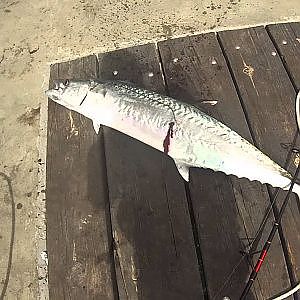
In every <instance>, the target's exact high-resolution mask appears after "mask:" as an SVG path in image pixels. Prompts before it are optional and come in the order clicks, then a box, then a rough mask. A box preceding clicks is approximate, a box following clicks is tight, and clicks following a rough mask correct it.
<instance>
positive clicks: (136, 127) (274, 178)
mask: <svg viewBox="0 0 300 300" xmlns="http://www.w3.org/2000/svg"><path fill="white" fill-rule="evenodd" d="M46 96H48V97H49V98H50V99H52V100H53V101H55V102H57V103H58V104H60V105H63V106H64V107H66V108H68V109H70V110H73V111H76V112H78V113H80V114H82V115H84V116H86V117H87V118H89V119H91V120H92V122H93V126H94V129H95V131H96V132H97V133H98V132H99V129H100V126H101V125H105V126H108V127H111V128H113V129H115V130H118V131H120V132H122V133H124V134H126V135H128V136H131V137H133V138H135V139H137V140H139V141H141V142H143V143H145V144H147V145H149V146H151V147H153V148H155V149H157V150H159V151H161V152H164V153H165V154H167V155H169V156H170V157H171V158H173V160H174V162H175V164H176V166H177V169H178V171H179V173H180V174H181V176H182V177H183V179H184V180H186V181H189V168H190V167H199V168H206V169H212V170H214V171H220V172H223V173H225V174H227V175H235V176H237V177H239V178H248V179H249V180H251V181H254V180H256V181H259V182H261V183H262V184H265V183H267V184H270V185H271V186H273V187H279V188H281V189H284V190H288V189H289V188H290V186H291V180H292V176H291V174H289V173H288V172H287V171H286V170H285V169H284V168H282V167H281V166H280V165H279V164H277V163H276V162H274V161H273V160H272V159H271V158H269V157H268V156H267V155H265V154H264V153H262V152H261V151H260V150H259V149H258V148H256V147H255V146H254V145H252V144H251V143H250V142H248V141H247V140H246V139H244V138H243V137H241V136H240V135H239V134H238V133H237V132H235V131H234V130H232V129H230V128H229V127H228V126H226V125H225V124H223V123H222V122H220V121H218V120H216V119H215V118H213V117H211V116H209V115H207V114H205V113H204V112H203V111H201V110H200V109H198V108H197V107H195V106H193V105H190V104H187V103H184V102H181V101H178V100H176V99H173V98H171V97H168V96H164V95H160V94H158V93H156V92H153V91H150V90H146V89H144V88H140V87H138V86H136V85H134V84H131V83H128V82H123V81H101V80H69V79H67V80H64V81H63V80H60V81H57V82H56V83H55V87H54V88H52V89H49V90H47V91H46ZM293 192H295V193H296V194H297V195H300V186H299V185H298V184H294V186H293Z"/></svg>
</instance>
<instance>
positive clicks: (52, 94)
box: [45, 89, 61, 102]
mask: <svg viewBox="0 0 300 300" xmlns="http://www.w3.org/2000/svg"><path fill="white" fill-rule="evenodd" d="M45 94H46V96H47V97H48V98H50V99H51V100H53V101H56V102H59V101H60V100H59V98H60V97H59V96H60V94H61V93H60V92H59V90H57V89H50V90H47V91H45Z"/></svg>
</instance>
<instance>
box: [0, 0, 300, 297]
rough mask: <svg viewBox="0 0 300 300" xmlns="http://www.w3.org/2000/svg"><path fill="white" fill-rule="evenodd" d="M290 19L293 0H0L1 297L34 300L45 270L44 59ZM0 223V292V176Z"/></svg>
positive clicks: (299, 13) (295, 12) (294, 14)
mask: <svg viewBox="0 0 300 300" xmlns="http://www.w3.org/2000/svg"><path fill="white" fill-rule="evenodd" d="M290 20H296V21H299V20H300V2H299V0H286V1H276V0H265V1H261V0H252V1H250V0H248V1H246V0H212V1H211V0H204V1H196V0H185V1H183V0H165V1H160V0H144V1H141V0H127V1H125V0H123V1H120V0H119V1H118V0H102V1H99V0H98V1H96V0H74V1H69V0H60V1H58V0H47V1H40V0H31V1H19V0H2V1H1V2H0V132H1V133H0V172H3V173H5V174H6V175H7V176H9V178H10V180H11V184H12V189H13V194H14V201H15V237H14V245H13V255H12V266H11V273H10V281H9V284H8V288H7V291H6V297H5V299H36V298H38V295H39V285H38V282H41V281H43V280H44V279H43V277H44V276H45V274H44V275H43V272H44V273H45V271H42V272H40V271H39V272H37V258H38V259H39V264H42V263H43V261H44V262H45V260H42V261H41V257H42V256H40V252H41V251H42V250H43V247H44V244H45V232H44V230H45V225H44V222H43V212H42V211H43V207H44V202H45V201H44V197H43V189H44V186H43V178H44V177H43V176H41V177H40V178H41V182H40V183H38V168H39V166H40V167H43V162H44V161H43V160H44V155H45V152H44V151H43V150H45V144H44V141H45V135H43V139H42V143H41V147H40V150H41V152H40V153H41V154H40V155H41V159H42V161H38V159H39V151H38V136H39V118H40V104H41V103H43V104H45V103H46V98H45V97H44V94H43V91H44V90H45V89H46V88H47V84H48V72H49V64H50V63H51V62H54V61H61V60H69V59H71V58H75V57H78V56H85V55H87V54H91V53H98V52H103V51H108V50H111V49H115V48H121V47H127V46H129V45H136V44H139V43H146V42H147V41H152V40H157V39H165V38H168V37H173V36H181V35H186V34H190V33H197V32H203V31H212V30H219V29H222V28H224V27H226V28H229V27H230V28H237V27H245V26H252V25H256V24H267V23H274V22H284V21H290ZM43 107H44V108H43V109H45V106H43ZM45 115H46V112H45V113H44V114H43V116H44V117H45ZM42 122H43V123H45V122H46V119H45V118H43V119H42ZM42 133H43V134H44V133H45V130H44V131H43V132H42ZM41 171H43V168H41ZM38 196H39V197H38ZM0 220H1V222H0V294H1V289H2V288H3V286H4V285H5V274H6V271H7V264H8V255H9V245H10V239H11V228H12V226H11V223H12V221H11V220H12V208H11V197H10V194H9V188H8V183H7V182H6V181H5V179H4V177H3V176H2V177H0ZM37 248H38V249H37ZM44 259H45V257H44ZM41 274H42V275H41ZM38 276H40V278H39V279H40V280H38ZM42 283H45V281H43V282H42ZM45 291H46V290H45Z"/></svg>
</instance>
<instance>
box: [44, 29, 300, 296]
mask: <svg viewBox="0 0 300 300" xmlns="http://www.w3.org/2000/svg"><path fill="white" fill-rule="evenodd" d="M114 71H117V72H118V73H117V75H114V73H113V72H114ZM115 73H116V72H115ZM57 78H81V79H85V78H101V79H116V80H127V81H131V82H134V83H136V84H137V85H139V86H141V87H146V88H148V89H150V90H154V91H158V92H160V93H163V94H168V95H170V96H172V97H174V98H176V99H180V100H182V101H186V102H189V103H192V104H194V105H196V106H198V107H199V108H200V109H202V110H203V111H205V112H206V113H208V114H210V115H212V116H214V117H215V118H217V119H218V120H220V121H222V122H223V123H225V124H226V125H228V126H230V127H231V128H233V129H234V130H235V131H237V132H238V133H239V134H241V135H242V136H243V137H244V138H246V139H247V140H248V141H250V142H252V143H254V144H255V145H256V146H257V147H258V148H259V149H261V150H262V151H263V152H264V153H266V154H268V155H269V156H270V157H271V158H272V159H273V160H274V161H276V162H278V163H279V164H281V165H282V166H286V167H287V166H288V165H289V170H290V171H291V172H292V171H294V170H295V164H294V159H295V157H294V154H291V148H292V147H293V145H298V140H299V138H298V137H297V135H296V123H295V116H294V101H295V96H296V91H297V90H299V89H300V23H292V24H276V25H270V26H267V27H266V28H265V27H255V28H249V29H241V30H236V31H226V32H219V33H217V34H215V33H208V34H203V35H198V36H192V37H184V38H179V39H173V40H167V41H163V42H159V43H158V45H155V44H147V45H143V46H138V47H134V48H128V49H121V50H117V51H114V52H109V53H104V54H99V55H98V56H97V57H96V56H95V55H93V56H89V57H84V58H80V59H77V60H75V61H70V62H66V63H60V64H55V65H53V66H52V67H51V78H50V86H51V85H52V83H53V80H54V79H57ZM203 99H205V100H218V103H217V104H216V105H214V106H212V105H209V104H207V103H205V101H203ZM48 118H49V119H48V149H47V191H46V195H47V204H46V208H47V248H48V256H49V291H50V299H76V300H77V299H80V300H84V299H129V300H134V299H149V300H154V299H155V300H157V299H172V300H175V299H192V300H194V299H223V297H224V296H228V297H230V299H231V300H233V299H238V298H239V296H240V294H241V292H242V290H243V287H244V286H245V282H246V280H247V278H248V276H249V274H250V272H251V265H252V262H255V261H256V259H257V254H254V255H253V256H252V257H246V256H243V255H242V254H241V251H243V250H245V248H246V247H247V246H248V245H249V243H251V241H252V240H253V238H254V236H255V234H256V232H257V230H258V228H259V225H260V223H261V221H262V220H263V218H264V215H265V213H266V211H267V209H268V207H269V205H270V201H271V200H270V199H271V195H272V194H273V193H274V189H272V188H270V187H267V186H265V185H261V184H259V183H257V182H249V181H248V180H246V179H237V178H236V177H233V176H225V175H224V174H223V173H214V172H212V171H209V170H203V169H196V168H193V169H191V170H190V178H191V180H190V183H189V184H185V183H184V181H183V180H182V179H181V177H180V175H179V174H178V172H177V170H176V167H175V165H174V163H173V161H172V160H171V159H170V158H169V157H167V156H166V155H164V154H163V153H160V152H158V151H156V150H153V149H152V148H150V147H148V146H146V145H144V144H142V143H140V142H138V141H136V140H134V139H132V138H130V137H128V136H125V135H123V134H121V133H119V132H116V131H114V130H113V129H110V128H106V127H103V128H102V129H101V132H100V134H99V135H98V136H97V135H96V134H95V133H94V129H93V126H92V123H91V121H90V120H88V119H86V118H85V117H83V116H81V115H79V114H77V113H75V112H70V111H68V110H67V109H65V108H63V107H61V106H59V105H57V104H55V103H54V102H51V101H50V102H49V116H48ZM289 158H290V161H291V163H290V164H288V159H289ZM241 167H243V166H241ZM284 195H285V193H284V192H281V193H280V199H279V200H278V202H277V204H276V206H275V208H274V210H273V213H272V214H271V216H270V217H269V219H268V222H267V224H266V227H265V228H264V231H263V234H262V237H261V240H260V242H259V243H256V244H254V245H253V247H252V252H255V251H256V250H260V249H261V247H262V245H263V242H264V241H265V239H266V237H267V235H268V233H269V230H270V228H271V226H272V224H273V221H274V214H275V215H276V213H277V211H278V207H280V203H281V202H282V200H283V197H284ZM299 280H300V203H299V200H298V199H296V197H295V196H293V197H291V199H290V202H289V205H288V208H287V210H286V212H285V214H284V218H283V221H282V227H281V228H280V231H279V234H277V235H276V238H275V241H274V243H273V244H272V247H271V250H270V252H269V254H268V256H267V259H266V261H265V264H264V265H263V267H262V269H261V271H260V273H259V276H258V279H257V281H256V282H255V284H254V286H253V288H252V289H251V292H250V294H249V295H248V298H247V299H268V298H269V297H271V296H274V295H276V294H278V293H280V292H281V291H283V290H285V289H287V288H289V287H290V286H294V285H295V284H296V283H297V282H299ZM298 297H300V294H298ZM289 299H298V298H297V296H295V298H293V297H290V298H289Z"/></svg>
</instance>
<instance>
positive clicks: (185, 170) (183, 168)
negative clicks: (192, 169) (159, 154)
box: [174, 159, 189, 182]
mask: <svg viewBox="0 0 300 300" xmlns="http://www.w3.org/2000/svg"><path fill="white" fill-rule="evenodd" d="M174 161H175V164H176V167H177V169H178V172H179V173H180V175H181V176H182V178H183V179H184V180H185V181H187V182H188V181H189V166H188V165H186V164H184V163H182V162H179V161H176V159H174Z"/></svg>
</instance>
